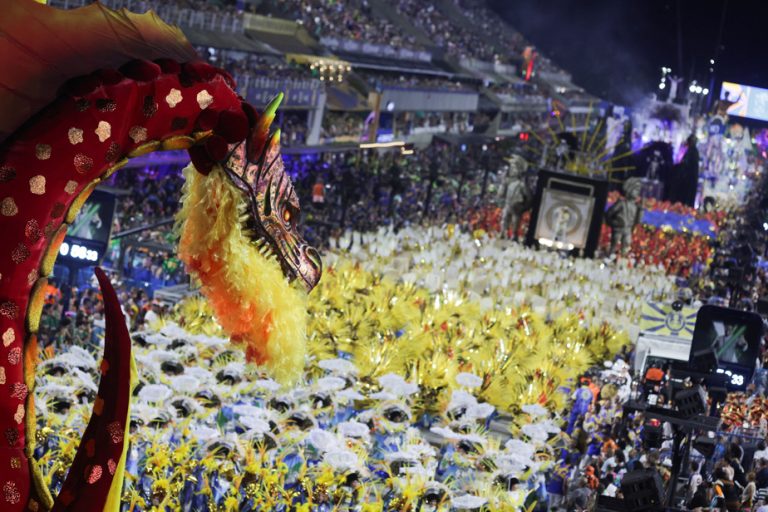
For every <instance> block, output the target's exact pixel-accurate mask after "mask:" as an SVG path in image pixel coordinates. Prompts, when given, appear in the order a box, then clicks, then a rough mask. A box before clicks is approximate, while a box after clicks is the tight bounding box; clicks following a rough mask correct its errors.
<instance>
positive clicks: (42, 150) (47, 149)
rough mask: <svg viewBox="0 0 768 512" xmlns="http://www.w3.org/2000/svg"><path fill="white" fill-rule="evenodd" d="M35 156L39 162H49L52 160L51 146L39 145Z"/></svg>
mask: <svg viewBox="0 0 768 512" xmlns="http://www.w3.org/2000/svg"><path fill="white" fill-rule="evenodd" d="M35 156H36V157H37V159H38V160H48V159H49V158H51V145H50V144H38V145H37V146H35Z"/></svg>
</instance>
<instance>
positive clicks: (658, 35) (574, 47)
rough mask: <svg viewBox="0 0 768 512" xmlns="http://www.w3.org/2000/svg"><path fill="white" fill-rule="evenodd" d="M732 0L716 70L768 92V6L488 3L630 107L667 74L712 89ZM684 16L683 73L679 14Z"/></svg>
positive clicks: (594, 87) (645, 1)
mask: <svg viewBox="0 0 768 512" xmlns="http://www.w3.org/2000/svg"><path fill="white" fill-rule="evenodd" d="M726 1H727V10H726V17H725V24H724V28H723V39H722V44H721V49H720V54H719V57H718V58H717V59H716V63H715V67H714V68H715V84H716V86H715V90H716V91H717V92H719V83H720V82H721V81H723V80H726V81H730V82H739V83H744V84H748V85H756V86H762V87H766V88H768V59H767V58H766V56H765V55H766V54H765V51H766V49H767V48H768V1H766V0H763V1H760V0H488V3H489V5H490V6H491V8H493V9H494V10H495V11H496V12H498V13H499V14H500V15H501V16H502V17H503V18H504V19H506V20H507V21H508V22H509V23H510V24H511V25H512V26H513V27H515V28H516V29H518V30H519V31H520V32H522V33H523V35H524V36H526V38H527V39H528V40H530V41H531V42H532V43H533V44H534V45H535V46H536V48H537V49H538V50H539V51H540V52H541V53H543V54H544V55H547V56H549V57H550V58H551V59H552V60H553V61H554V62H555V63H556V64H558V65H560V66H561V67H563V68H564V69H566V70H567V71H570V72H571V73H572V74H573V77H574V81H575V82H576V84H578V85H580V86H582V87H584V88H585V89H586V90H587V91H588V92H591V93H592V94H595V95H597V96H599V97H601V98H605V99H608V100H610V101H614V102H617V103H620V104H623V105H627V106H631V105H632V104H633V103H635V102H636V101H637V100H638V99H639V98H640V97H641V96H643V95H647V94H649V93H651V92H658V84H659V79H660V77H661V67H662V66H666V67H670V68H672V70H673V72H672V74H675V75H678V76H683V77H684V78H685V79H691V78H693V79H696V80H698V82H699V84H702V85H703V86H706V87H708V86H709V83H710V74H709V67H710V64H709V60H710V59H711V58H713V57H714V55H715V47H716V46H717V45H716V42H717V35H718V31H719V25H720V20H721V14H722V11H723V5H724V4H725V2H726ZM678 3H679V8H680V12H681V16H680V25H681V32H680V33H681V34H682V69H681V66H680V64H679V58H678V44H677V39H678V38H677V34H678V31H677V23H678V17H677V9H678Z"/></svg>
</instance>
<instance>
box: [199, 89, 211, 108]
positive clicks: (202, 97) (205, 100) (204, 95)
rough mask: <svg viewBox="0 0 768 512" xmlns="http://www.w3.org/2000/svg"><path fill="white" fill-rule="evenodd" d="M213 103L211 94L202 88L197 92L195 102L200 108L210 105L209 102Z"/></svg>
mask: <svg viewBox="0 0 768 512" xmlns="http://www.w3.org/2000/svg"><path fill="white" fill-rule="evenodd" d="M211 103H213V96H211V94H210V93H209V92H208V91H206V90H205V89H203V90H202V91H200V92H199V93H197V104H198V105H199V106H200V108H201V109H203V110H204V109H206V108H208V107H209V106H210V104H211Z"/></svg>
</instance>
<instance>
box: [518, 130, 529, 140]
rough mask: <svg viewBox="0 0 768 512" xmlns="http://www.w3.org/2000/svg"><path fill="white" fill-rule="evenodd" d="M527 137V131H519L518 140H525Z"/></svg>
mask: <svg viewBox="0 0 768 512" xmlns="http://www.w3.org/2000/svg"><path fill="white" fill-rule="evenodd" d="M528 137H530V135H528V133H527V132H520V140H522V141H527V140H528Z"/></svg>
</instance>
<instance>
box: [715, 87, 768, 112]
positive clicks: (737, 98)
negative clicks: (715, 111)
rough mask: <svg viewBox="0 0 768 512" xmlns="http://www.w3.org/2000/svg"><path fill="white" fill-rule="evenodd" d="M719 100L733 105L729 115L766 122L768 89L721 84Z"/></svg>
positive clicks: (729, 109) (729, 108)
mask: <svg viewBox="0 0 768 512" xmlns="http://www.w3.org/2000/svg"><path fill="white" fill-rule="evenodd" d="M720 99H721V100H725V101H728V102H732V103H733V104H732V105H731V106H730V107H728V114H729V115H732V116H739V117H747V118H749V119H757V120H759V121H768V89H762V88H760V87H752V86H750V85H743V84H735V83H733V82H723V87H722V89H721V90H720Z"/></svg>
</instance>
